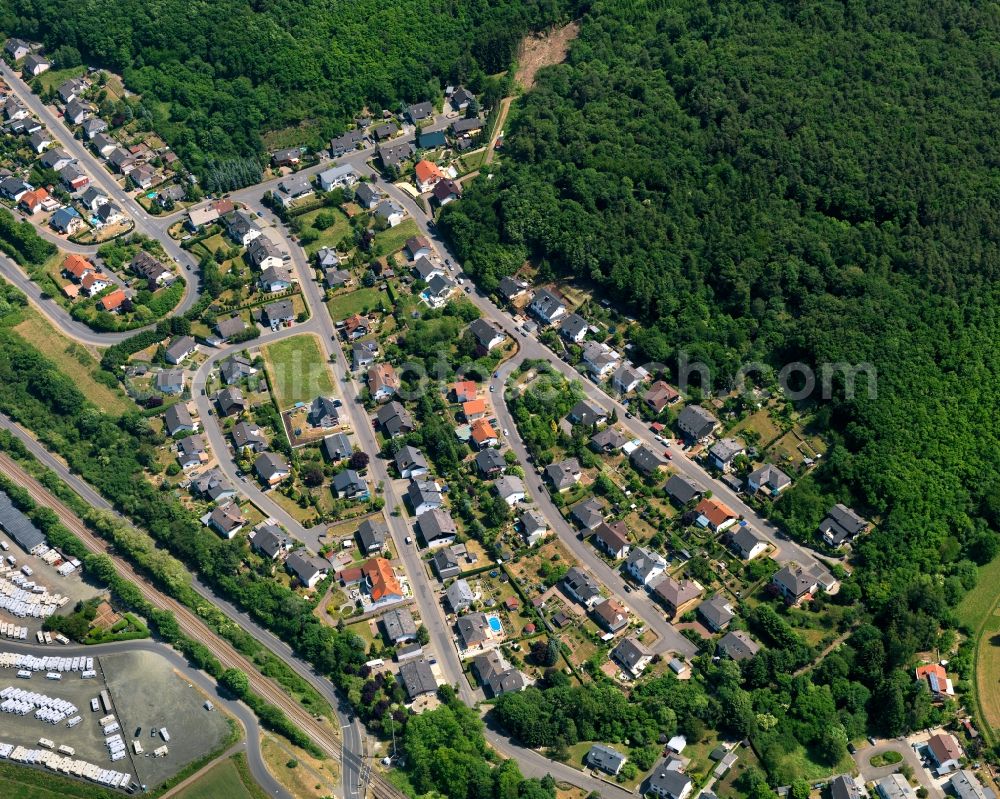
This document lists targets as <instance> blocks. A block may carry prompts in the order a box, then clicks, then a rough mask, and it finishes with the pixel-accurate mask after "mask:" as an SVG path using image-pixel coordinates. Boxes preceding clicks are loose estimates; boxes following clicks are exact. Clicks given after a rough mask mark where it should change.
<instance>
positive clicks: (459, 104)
mask: <svg viewBox="0 0 1000 799" xmlns="http://www.w3.org/2000/svg"><path fill="white" fill-rule="evenodd" d="M475 100H476V95H474V94H473V93H472V92H470V91H469V90H468V89H466V88H465V87H464V86H459V87H458V88H457V89H455V91H454V92H452V95H451V97H450V98H448V102H450V103H451V107H452V108H453V109H455V110H456V111H465V110H466V109H467V108H468V107H469V104H470V103H473V102H475Z"/></svg>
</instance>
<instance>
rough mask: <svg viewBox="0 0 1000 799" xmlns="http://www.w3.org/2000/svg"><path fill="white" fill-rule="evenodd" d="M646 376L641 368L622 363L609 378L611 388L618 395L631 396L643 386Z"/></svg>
mask: <svg viewBox="0 0 1000 799" xmlns="http://www.w3.org/2000/svg"><path fill="white" fill-rule="evenodd" d="M647 376H648V374H647V372H646V370H645V369H643V368H642V367H636V366H633V365H632V364H631V363H623V364H622V365H621V366H619V367H618V368H617V369H616V370H615V373H614V374H613V375H612V376H611V387H612V388H613V389H614V390H615V391H617V392H618V393H619V394H631V393H632V392H633V391H635V390H636V389H637V388H639V386H641V385H642V384H643V382H644V381H645V379H646V377H647Z"/></svg>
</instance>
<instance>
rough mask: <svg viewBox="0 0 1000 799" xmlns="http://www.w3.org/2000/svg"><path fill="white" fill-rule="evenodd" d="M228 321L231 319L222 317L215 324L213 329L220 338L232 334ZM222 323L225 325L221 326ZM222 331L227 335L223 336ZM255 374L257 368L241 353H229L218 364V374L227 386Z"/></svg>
mask: <svg viewBox="0 0 1000 799" xmlns="http://www.w3.org/2000/svg"><path fill="white" fill-rule="evenodd" d="M233 318H239V317H233ZM229 322H231V319H224V320H222V322H219V323H218V324H217V325H216V327H215V329H216V332H217V333H218V334H219V337H220V338H229V336H230V335H233V334H232V333H230V330H231V329H232V328H231V326H230V325H229ZM224 323H225V327H222V325H223V324H224ZM244 327H245V325H244ZM223 333H226V334H228V335H225V336H224V335H223ZM255 374H257V369H256V368H254V365H253V364H252V363H251V362H250V360H249V359H247V358H244V357H243V356H242V355H230V356H229V357H228V358H226V359H225V360H224V361H222V363H220V364H219V375H220V376H221V377H222V382H223V383H225V384H226V385H227V386H231V385H233V383H238V382H240V380H243V379H244V378H247V377H251V376H252V375H255Z"/></svg>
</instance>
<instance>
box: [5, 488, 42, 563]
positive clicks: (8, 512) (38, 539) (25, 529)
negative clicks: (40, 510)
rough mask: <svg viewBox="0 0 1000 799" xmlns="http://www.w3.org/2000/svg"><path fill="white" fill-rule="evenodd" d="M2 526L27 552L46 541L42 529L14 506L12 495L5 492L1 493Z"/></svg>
mask: <svg viewBox="0 0 1000 799" xmlns="http://www.w3.org/2000/svg"><path fill="white" fill-rule="evenodd" d="M0 528H2V529H3V531H4V532H5V533H7V535H9V536H10V537H11V538H13V539H14V540H15V541H16V542H17V543H18V546H20V547H21V549H23V550H25V551H26V552H30V551H31V550H33V549H34V548H35V547H37V546H38V545H39V544H44V543H45V535H44V534H43V533H42V531H41V530H39V529H38V528H37V527H35V525H34V524H32V522H31V520H30V519H29V518H28V517H27V516H25V515H24V514H23V513H21V511H19V510H18V509H17V508H15V507H14V504H13V503H12V502H11V501H10V497H9V496H7V494H5V493H0Z"/></svg>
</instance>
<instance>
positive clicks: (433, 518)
mask: <svg viewBox="0 0 1000 799" xmlns="http://www.w3.org/2000/svg"><path fill="white" fill-rule="evenodd" d="M417 529H419V530H420V536H421V538H423V539H424V543H425V544H426V545H427V546H429V547H439V546H446V545H450V544H453V543H455V535H456V533H457V532H458V528H456V527H455V520H454V519H452V518H451V516H450V515H449V514H448V512H447V511H445V510H444V509H442V508H434V509H433V510H429V511H427V512H426V513H422V514H420V515H419V516H418V517H417Z"/></svg>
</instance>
